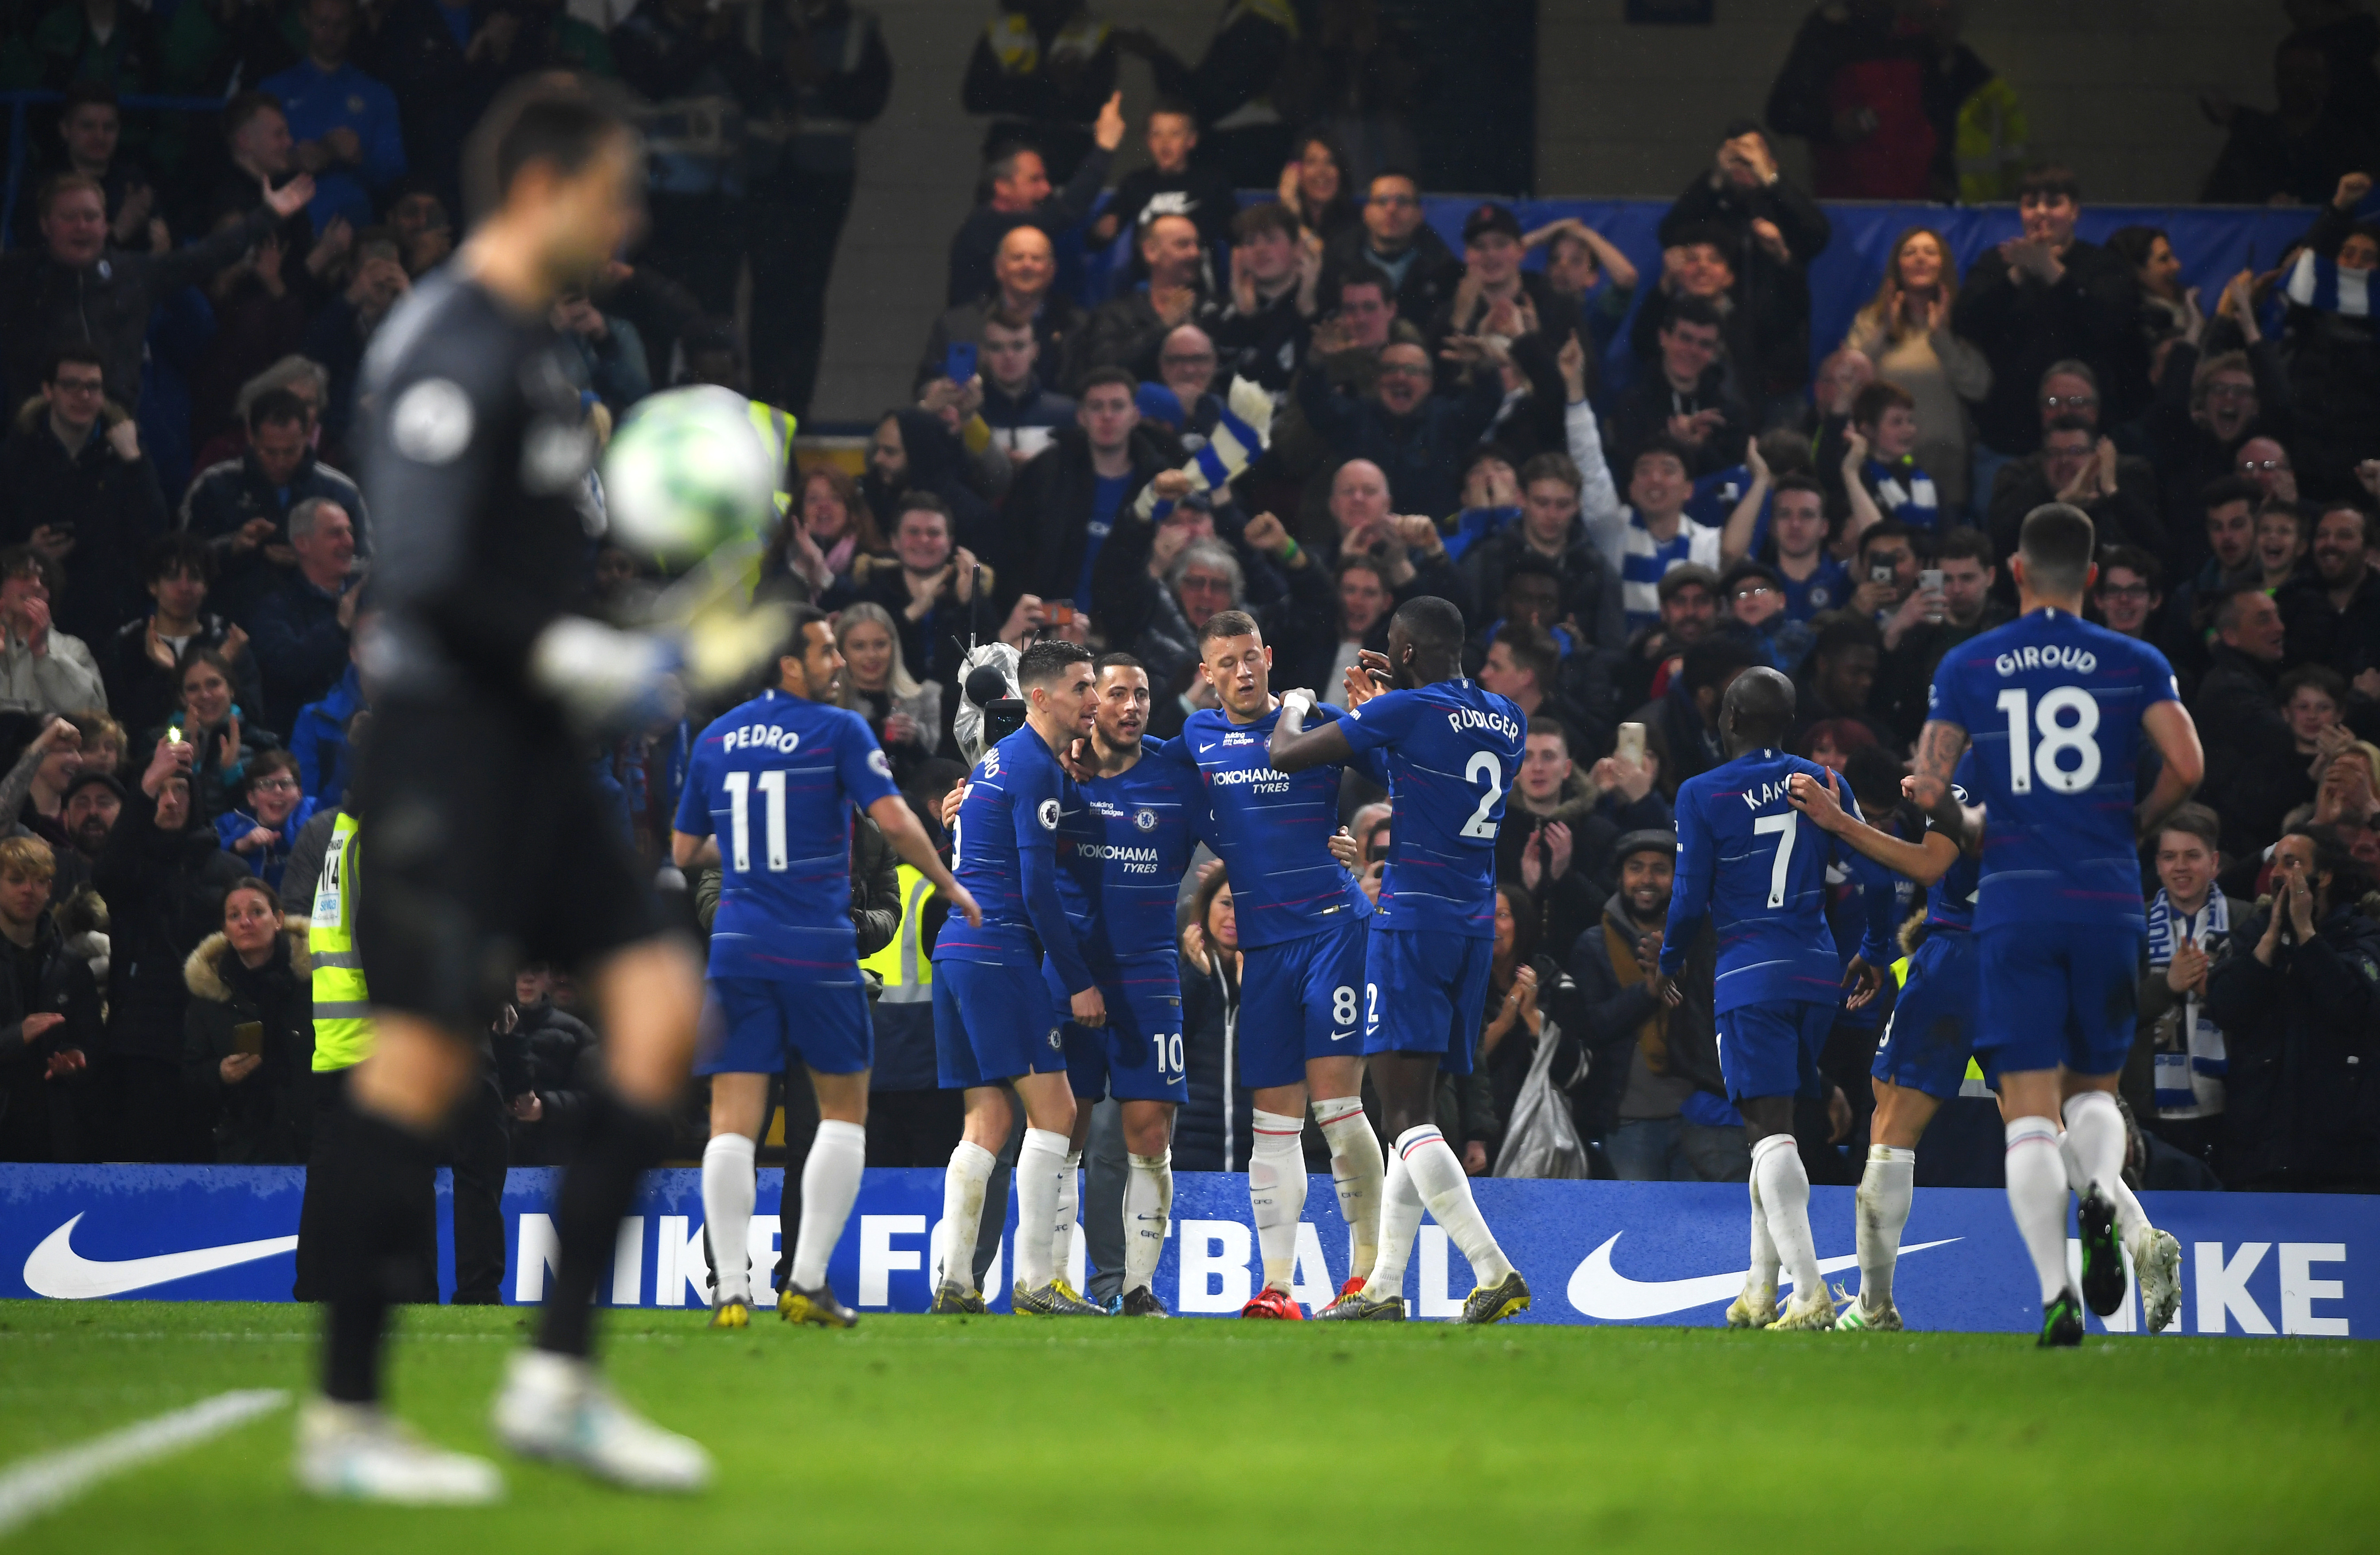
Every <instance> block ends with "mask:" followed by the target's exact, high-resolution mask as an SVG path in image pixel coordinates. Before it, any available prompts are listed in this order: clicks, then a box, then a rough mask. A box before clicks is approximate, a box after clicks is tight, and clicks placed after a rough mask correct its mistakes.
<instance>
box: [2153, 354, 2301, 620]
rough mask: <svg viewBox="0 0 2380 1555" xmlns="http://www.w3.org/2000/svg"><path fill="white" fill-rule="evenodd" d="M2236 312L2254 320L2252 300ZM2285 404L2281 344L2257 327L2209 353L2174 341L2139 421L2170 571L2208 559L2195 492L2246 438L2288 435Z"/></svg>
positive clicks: (2182, 572) (2232, 462) (2224, 468)
mask: <svg viewBox="0 0 2380 1555" xmlns="http://www.w3.org/2000/svg"><path fill="white" fill-rule="evenodd" d="M2239 316H2240V319H2241V320H2242V322H2245V323H2247V324H2248V326H2249V327H2250V328H2252V329H2253V327H2254V316H2255V310H2254V309H2253V307H2249V308H2246V309H2242V310H2240V315H2239ZM2290 406H2291V399H2290V395H2289V378H2288V375H2287V371H2286V370H2285V369H2284V368H2283V367H2282V365H2281V354H2280V346H2279V345H2278V344H2277V343H2276V342H2274V341H2272V340H2269V339H2266V338H2265V337H2264V336H2263V335H2262V334H2257V335H2256V336H2255V337H2254V338H2253V340H2252V341H2251V343H2250V344H2249V346H2248V348H2247V349H2246V350H2245V351H2219V352H2216V353H2215V354H2214V355H2212V356H2207V357H2201V356H2200V355H2199V350H2198V346H2197V344H2196V343H2195V342H2193V341H2192V340H2190V339H2187V338H2184V339H2180V340H2177V341H2176V342H2174V345H2173V348H2172V351H2171V352H2170V354H2169V355H2168V357H2167V358H2166V367H2165V376H2164V377H2162V378H2160V379H2158V380H2157V400H2156V404H2155V405H2154V406H2152V407H2150V409H2149V413H2148V415H2147V416H2146V417H2145V418H2144V419H2143V428H2144V430H2145V431H2147V433H2148V438H2149V449H2150V454H2151V463H2152V465H2153V466H2154V468H2155V472H2156V491H2157V502H2158V506H2159V512H2158V516H2159V518H2160V519H2161V520H2162V522H2163V524H2164V528H2165V532H2166V537H2167V545H2166V550H2165V553H2163V554H2162V556H2161V558H2160V559H2162V560H2164V561H2165V562H2166V563H2167V565H2168V566H2170V567H2171V568H2172V569H2173V571H2174V574H2175V576H2177V577H2187V576H2188V575H2189V574H2191V573H2193V572H2196V571H2197V570H2198V568H2199V565H2200V564H2201V563H2203V562H2204V561H2205V560H2206V540H2205V536H2204V533H2203V532H2202V531H2201V529H2200V527H2199V520H2200V517H2201V511H2200V508H2199V505H2198V501H2199V493H2200V492H2203V491H2204V490H2205V489H2206V485H2207V483H2208V482H2209V481H2212V480H2222V479H2223V478H2224V477H2225V476H2227V475H2229V474H2230V473H2231V472H2232V469H2233V468H2234V467H2235V466H2236V465H2237V464H2238V463H2239V457H2240V444H2241V443H2245V442H2246V441H2248V439H2250V438H2252V437H2255V436H2258V435H2260V434H2262V435H2265V436H2269V437H2276V438H2280V439H2283V440H2284V441H2286V440H2287V438H2288V437H2289V435H2290V432H2291V430H2292V427H2293V418H2292V417H2291V415H2290Z"/></svg>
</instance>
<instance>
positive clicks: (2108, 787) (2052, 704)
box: [1910, 503, 2205, 1345]
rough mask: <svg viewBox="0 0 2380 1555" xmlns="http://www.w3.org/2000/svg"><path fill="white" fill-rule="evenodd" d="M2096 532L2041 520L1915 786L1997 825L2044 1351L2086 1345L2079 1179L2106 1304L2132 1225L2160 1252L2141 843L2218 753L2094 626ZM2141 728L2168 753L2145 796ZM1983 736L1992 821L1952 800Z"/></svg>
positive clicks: (2009, 1048)
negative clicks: (2133, 1142)
mask: <svg viewBox="0 0 2380 1555" xmlns="http://www.w3.org/2000/svg"><path fill="white" fill-rule="evenodd" d="M2094 539H2095V535H2094V531H2093V529H2092V526H2091V520H2090V518H2089V516H2087V515H2085V514H2084V513H2083V512H2082V511H2081V510H2080V509H2078V508H2074V507H2070V506H2068V505H2067V504H2063V503H2050V504H2046V505H2044V506H2041V507H2037V508H2034V510H2033V511H2032V512H2031V513H2030V514H2027V515H2026V516H2025V520H2024V528H2023V530H2022V538H2021V539H2020V541H2019V542H2018V551H2017V554H2016V556H2015V557H2014V558H2013V559H2012V561H2011V562H2010V568H2011V570H2012V572H2013V574H2014V576H2015V578H2016V584H2017V597H2018V600H2019V601H2020V603H2021V605H2022V611H2023V613H2022V614H2021V615H2020V616H2019V617H2018V618H2017V619H2016V620H2014V621H2012V622H2010V623H2009V624H2008V625H2007V626H2000V627H1997V628H1995V629H1993V630H1991V631H1988V632H1985V633H1984V634H1983V635H1982V636H1981V637H1978V638H1973V639H1972V640H1970V641H1968V642H1965V643H1961V644H1960V645H1959V646H1958V647H1956V648H1953V649H1952V650H1950V651H1949V653H1948V654H1946V655H1944V657H1943V660H1942V663H1941V666H1940V668H1938V669H1937V670H1936V672H1935V674H1934V686H1933V692H1932V704H1931V708H1930V710H1929V712H1928V716H1927V720H1926V723H1925V728H1924V730H1922V731H1921V732H1920V733H1919V735H1918V740H1917V771H1916V774H1915V776H1914V777H1913V778H1912V779H1911V782H1910V794H1911V796H1912V797H1913V798H1914V799H1915V800H1916V801H1917V802H1918V804H1919V805H1921V806H1922V807H1924V808H1925V809H1926V810H1927V811H1928V813H1930V814H1933V815H1936V816H1937V817H1938V818H1939V819H1940V820H1941V821H1942V823H1943V825H1944V827H1945V828H1946V829H1947V830H1953V831H1955V832H1957V833H1958V834H1959V835H1960V836H1961V837H1963V836H1965V835H1967V834H1968V833H1969V832H1973V830H1974V829H1976V828H1978V827H1980V828H1981V829H1982V833H1983V839H1984V841H1983V874H1982V880H1981V882H1980V883H1979V885H1978V887H1977V890H1976V895H1975V928H1974V934H1975V943H1976V952H1977V955H1976V961H1977V971H1978V974H1979V978H1980V982H1981V989H1980V993H1979V1007H1978V1014H1979V1017H1980V1020H1979V1030H1978V1033H1977V1036H1976V1041H1975V1046H1976V1048H1977V1049H1978V1050H1979V1051H1981V1052H1982V1054H1983V1056H1984V1058H1985V1062H1986V1063H1989V1064H1990V1065H1991V1067H1992V1068H1994V1069H1995V1070H1997V1071H1998V1075H1999V1092H2000V1110H2001V1112H2002V1114H2003V1116H2004V1117H2005V1118H2006V1119H2007V1125H2008V1195H2009V1209H2010V1211H2011V1212H2012V1213H2013V1214H2014V1216H2015V1218H2016V1223H2017V1230H2018V1231H2019V1232H2020V1233H2022V1235H2023V1237H2024V1244H2025V1248H2026V1251H2027V1252H2029V1253H2030V1254H2031V1255H2032V1257H2033V1263H2034V1272H2035V1273H2036V1274H2037V1275H2038V1276H2039V1277H2040V1281H2041V1302H2042V1325H2041V1342H2042V1343H2043V1344H2044V1345H2066V1344H2078V1343H2080V1342H2082V1339H2083V1314H2082V1310H2081V1307H2080V1306H2079V1304H2078V1303H2077V1302H2076V1300H2075V1295H2074V1292H2073V1290H2072V1288H2071V1287H2070V1285H2069V1283H2068V1280H2067V1273H2066V1196H2067V1192H2068V1189H2069V1187H2070V1186H2072V1187H2073V1188H2074V1189H2075V1191H2076V1192H2078V1193H2079V1195H2080V1197H2081V1198H2082V1201H2083V1208H2082V1213H2081V1228H2082V1236H2083V1299H2084V1300H2087V1301H2088V1302H2089V1303H2090V1305H2091V1308H2092V1310H2093V1311H2095V1312H2098V1313H2100V1314H2101V1315H2103V1316H2104V1315H2106V1314H2108V1313H2111V1312H2113V1311H2115V1310H2116V1308H2117V1307H2118V1306H2119V1305H2120V1304H2121V1303H2122V1301H2123V1299H2124V1291H2125V1280H2124V1270H2123V1261H2122V1255H2121V1252H2120V1251H2119V1245H2118V1241H2117V1236H2118V1233H2119V1228H2120V1232H2121V1234H2122V1237H2123V1240H2124V1241H2125V1242H2127V1243H2129V1244H2131V1245H2132V1246H2133V1248H2134V1255H2135V1257H2136V1259H2144V1258H2146V1257H2157V1258H2160V1259H2161V1258H2162V1256H2163V1249H2162V1247H2159V1246H2157V1245H2154V1244H2151V1243H2149V1240H2148V1239H2149V1238H2150V1237H2151V1236H2153V1235H2154V1234H2155V1233H2153V1232H2152V1230H2151V1228H2150V1227H2149V1225H2148V1222H2147V1221H2146V1220H2145V1218H2143V1217H2142V1216H2141V1212H2140V1209H2139V1206H2138V1203H2137V1201H2131V1200H2130V1196H2128V1195H2127V1196H2117V1195H2115V1192H2114V1188H2113V1187H2112V1186H2111V1184H2119V1183H2120V1181H2121V1172H2122V1168H2123V1162H2124V1149H2125V1138H2124V1123H2123V1117H2122V1115H2121V1114H2120V1113H2119V1112H2118V1111H2117V1109H2116V1098H2115V1090H2116V1080H2117V1075H2118V1074H2119V1071H2120V1070H2121V1069H2122V1068H2123V1065H2124V1059H2125V1057H2126V1056H2127V1055H2128V1054H2129V1053H2130V1052H2131V1046H2132V1035H2133V1024H2134V1019H2133V1017H2134V1014H2135V1000H2136V998H2137V993H2138V987H2139V983H2138V979H2139V977H2140V972H2141V967H2142V966H2143V963H2144V958H2145V953H2146V942H2147V933H2148V929H2147V922H2146V917H2145V914H2144V909H2143V902H2142V897H2141V875H2140V855H2139V851H2138V848H2139V839H2140V838H2141V837H2143V836H2150V835H2155V830H2156V827H2157V824H2158V822H2159V821H2161V820H2164V818H2165V817H2166V816H2167V815H2168V814H2169V813H2171V812H2172V810H2173V808H2174V807H2176V806H2177V805H2180V803H2181V802H2182V801H2183V800H2185V799H2187V798H2189V797H2190V795H2191V791H2192V789H2194V788H2196V787H2197V786H2198V781H2199V778H2200V775H2201V773H2202V772H2203V771H2204V764H2205V759H2204V753H2203V752H2202V751H2201V750H2200V748H2199V744H2198V731H2197V729H2196V728H2195V727H2194V726H2193V725H2192V723H2191V720H2190V714H2189V713H2188V712H2186V711H2183V709H2182V706H2181V703H2180V700H2178V699H2177V697H2176V693H2175V689H2174V683H2173V672H2172V669H2171V668H2170V666H2168V664H2167V662H2166V661H2165V656H2164V655H2163V654H2161V653H2159V652H2157V651H2156V650H2155V649H2153V648H2151V647H2149V646H2147V645H2146V644H2144V643H2141V642H2136V641H2134V640H2133V639H2132V638H2127V637H2123V636H2121V635H2119V634H2118V633H2115V632H2111V631H2108V630H2107V629H2105V628H2104V627H2099V626H2092V625H2090V624H2089V623H2087V622H2085V621H2084V620H2083V618H2082V615H2081V609H2082V603H2083V593H2084V591H2085V590H2086V589H2089V587H2090V585H2091V581H2092V579H2093V578H2094V577H2095V576H2096V574H2097V572H2098V569H2097V568H2096V567H2095V565H2092V560H2091V558H2092V553H2093V551H2092V548H2093V541H2094ZM2143 733H2145V734H2146V735H2147V736H2148V738H2149V739H2150V740H2151V741H2152V742H2154V743H2155V746H2156V748H2157V753H2158V755H2159V756H2160V757H2161V758H2163V761H2162V765H2161V766H2160V768H2159V770H2158V772H2157V777H2156V782H2155V786H2154V787H2153V788H2152V789H2151V790H2150V792H2149V793H2148V795H2147V796H2145V797H2138V798H2137V799H2136V796H2135V793H2134V784H2133V776H2132V773H2133V758H2134V755H2135V753H2136V752H2137V751H2138V749H2139V746H2140V740H2141V736H2142V735H2143ZM1970 744H1972V745H1973V748H1974V751H1975V756H1976V759H1975V764H1974V766H1973V769H1972V770H1971V776H1972V778H1973V782H1972V784H1970V785H1969V787H1970V791H1971V793H1972V795H1973V797H1974V798H1975V799H1976V800H1977V801H1979V802H1980V806H1981V813H1980V814H1979V813H1977V811H1976V810H1975V809H1973V808H1965V807H1961V805H1959V803H1958V802H1957V800H1956V799H1955V798H1954V797H1952V796H1951V793H1950V782H1951V779H1952V778H1953V776H1954V775H1955V773H1956V770H1957V767H1958V763H1959V759H1960V758H1961V755H1962V754H1963V753H1964V752H1965V751H1966V750H1967V748H1968V747H1969V746H1970ZM2061 1114H2062V1115H2063V1117H2064V1118H2065V1121H2066V1135H2067V1137H2066V1139H2065V1141H2064V1144H2063V1147H2062V1148H2061V1144H2060V1141H2059V1139H2058V1118H2059V1117H2060V1115H2061ZM2128 1202H2129V1203H2130V1209H2127V1208H2126V1206H2127V1203H2128ZM2144 1245H2145V1247H2146V1250H2145V1253H2144V1252H2143V1247H2144Z"/></svg>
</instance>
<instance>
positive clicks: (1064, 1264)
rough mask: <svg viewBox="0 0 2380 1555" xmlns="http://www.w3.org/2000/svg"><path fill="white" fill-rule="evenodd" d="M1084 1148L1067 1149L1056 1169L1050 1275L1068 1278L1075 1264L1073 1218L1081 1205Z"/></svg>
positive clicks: (1062, 1278) (1051, 1225) (1051, 1228)
mask: <svg viewBox="0 0 2380 1555" xmlns="http://www.w3.org/2000/svg"><path fill="white" fill-rule="evenodd" d="M1082 1171H1083V1152H1082V1151H1080V1150H1068V1151H1067V1152H1066V1164H1065V1167H1064V1169H1063V1170H1062V1171H1061V1172H1059V1173H1058V1214H1057V1218H1056V1219H1055V1220H1054V1221H1052V1222H1051V1224H1050V1271H1051V1275H1052V1277H1053V1278H1056V1279H1060V1280H1064V1279H1069V1278H1071V1276H1070V1274H1069V1273H1068V1271H1069V1270H1072V1269H1073V1268H1074V1267H1075V1219H1076V1216H1077V1214H1078V1212H1079V1210H1080V1209H1081V1207H1082V1197H1081V1196H1082V1189H1083V1179H1082Z"/></svg>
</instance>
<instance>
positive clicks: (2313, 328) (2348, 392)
mask: <svg viewBox="0 0 2380 1555" xmlns="http://www.w3.org/2000/svg"><path fill="white" fill-rule="evenodd" d="M2354 225H2355V218H2354V216H2353V215H2352V214H2351V213H2348V212H2345V211H2341V210H2339V209H2338V207H2337V206H2335V205H2331V204H2327V203H2325V205H2324V206H2323V208H2322V213H2321V214H2320V215H2318V216H2316V217H2315V218H2314V219H2313V225H2312V226H2309V227H2308V228H2306V234H2305V239H2304V241H2305V245H2306V247H2308V248H2310V249H2313V251H2314V252H2315V253H2317V254H2321V255H2324V256H2325V257H2334V256H2336V255H2337V254H2338V246H2339V244H2340V243H2342V242H2344V241H2345V240H2346V238H2347V236H2348V233H2349V232H2350V230H2351V229H2352V228H2353V226H2354ZM2286 317H2287V323H2286V329H2287V344H2286V345H2285V346H2284V347H2283V355H2284V356H2285V357H2286V358H2288V361H2289V386H2290V390H2291V394H2292V395H2293V401H2292V403H2293V404H2294V405H2295V407H2296V409H2297V431H2298V436H2297V441H2296V442H2294V443H2291V444H2290V445H2289V451H2290V453H2291V455H2292V456H2294V457H2295V458H2296V460H2297V466H2298V480H2299V483H2300V484H2301V486H2302V487H2303V488H2304V490H2305V493H2306V495H2308V496H2309V497H2313V496H2329V495H2342V496H2344V495H2351V494H2354V492H2355V490H2356V486H2355V474H2354V468H2355V465H2356V462H2357V461H2358V460H2361V459H2368V458H2370V457H2372V456H2373V454H2374V451H2375V444H2374V441H2373V431H2372V429H2373V428H2374V427H2380V323H2375V321H2374V319H2373V318H2372V317H2371V315H2369V314H2360V315H2359V314H2352V313H2342V312H2331V311H2327V310H2323V309H2318V308H2301V307H2299V306H2297V305H2296V304H2294V303H2292V304H2290V305H2289V311H2288V313H2287V316H2286ZM109 382H110V383H111V384H112V383H114V380H113V379H111V380H110V381H109Z"/></svg>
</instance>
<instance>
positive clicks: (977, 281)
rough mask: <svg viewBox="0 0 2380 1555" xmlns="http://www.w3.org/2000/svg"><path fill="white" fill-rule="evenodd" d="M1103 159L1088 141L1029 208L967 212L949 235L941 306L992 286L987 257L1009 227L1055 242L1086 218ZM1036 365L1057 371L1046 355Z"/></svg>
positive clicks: (1103, 179) (1104, 170)
mask: <svg viewBox="0 0 2380 1555" xmlns="http://www.w3.org/2000/svg"><path fill="white" fill-rule="evenodd" d="M1108 161H1109V157H1108V153H1107V152H1103V151H1101V150H1099V148H1098V147H1097V146H1093V147H1092V148H1091V149H1090V150H1089V151H1087V152H1084V153H1083V160H1082V163H1081V164H1080V165H1079V166H1077V167H1076V168H1075V172H1074V176H1072V177H1070V178H1068V179H1067V180H1066V185H1065V187H1064V188H1061V189H1059V190H1058V191H1057V192H1056V193H1054V194H1052V195H1050V198H1049V199H1047V200H1043V201H1042V202H1041V203H1040V204H1038V205H1036V206H1035V207H1033V209H1032V210H1030V211H995V210H993V209H992V208H991V207H990V205H988V204H986V205H978V206H977V207H976V208H975V209H974V210H972V211H970V212H968V213H967V218H966V220H965V221H964V222H962V223H960V224H959V230H958V232H957V234H956V235H955V236H953V237H952V238H951V273H950V285H949V286H948V287H947V288H946V290H945V292H944V294H943V295H944V301H945V303H946V305H947V306H949V307H952V308H956V307H958V306H959V305H960V304H961V303H964V302H967V301H969V300H971V299H973V298H979V297H982V296H983V295H984V294H985V293H986V292H989V291H990V290H991V289H992V285H993V284H994V283H993V278H992V273H991V261H992V256H993V255H995V254H997V253H999V252H1000V240H1001V239H1002V238H1003V237H1007V236H1008V235H1009V233H1010V232H1012V231H1013V230H1014V229H1015V228H1017V227H1020V226H1038V227H1039V228H1040V229H1041V230H1042V231H1043V232H1046V233H1048V234H1049V235H1050V243H1051V244H1052V245H1055V244H1056V243H1057V241H1058V237H1059V235H1060V234H1061V233H1063V232H1064V231H1065V230H1066V229H1067V228H1068V227H1071V226H1078V225H1081V224H1082V223H1083V222H1084V221H1085V220H1086V219H1087V218H1088V217H1089V215H1090V213H1091V207H1092V205H1093V204H1095V203H1096V202H1097V201H1098V200H1099V189H1100V188H1102V187H1103V186H1104V185H1105V184H1106V183H1107V178H1108ZM1041 365H1042V366H1043V367H1045V368H1048V369H1050V371H1056V370H1057V364H1056V363H1054V362H1051V361H1050V360H1048V359H1047V358H1044V359H1043V361H1042V363H1041Z"/></svg>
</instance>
